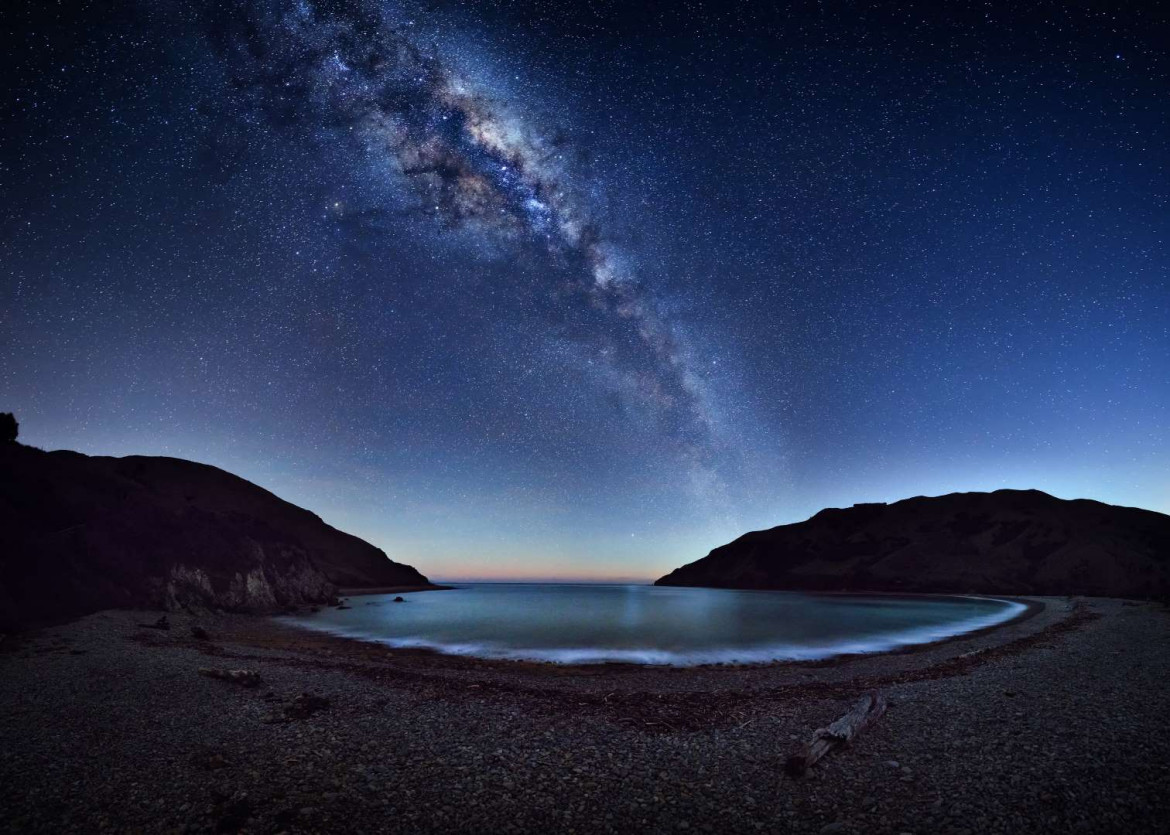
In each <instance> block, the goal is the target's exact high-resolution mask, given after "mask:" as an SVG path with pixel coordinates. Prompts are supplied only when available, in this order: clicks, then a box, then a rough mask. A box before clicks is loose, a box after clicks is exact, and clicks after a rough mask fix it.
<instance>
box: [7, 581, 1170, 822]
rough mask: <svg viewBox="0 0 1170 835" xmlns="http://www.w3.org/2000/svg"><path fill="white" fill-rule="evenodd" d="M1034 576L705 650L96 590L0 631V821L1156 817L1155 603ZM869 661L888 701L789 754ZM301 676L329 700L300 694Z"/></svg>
mask: <svg viewBox="0 0 1170 835" xmlns="http://www.w3.org/2000/svg"><path fill="white" fill-rule="evenodd" d="M1046 603H1047V606H1046V607H1045V608H1044V610H1043V611H1041V612H1040V613H1039V614H1037V615H1035V616H1034V617H1031V618H1028V619H1026V620H1022V621H1019V622H1017V623H1013V624H1010V625H1008V626H1006V627H1003V628H1001V629H998V630H994V631H992V632H989V633H984V634H981V635H978V636H975V637H971V638H966V639H960V640H956V641H951V642H947V643H944V644H939V645H935V646H933V647H930V648H926V649H922V650H918V651H915V652H908V653H901V654H894V655H887V656H880V657H863V658H853V659H849V660H845V661H839V662H836V663H821V664H800V665H777V666H773V667H767V668H734V669H727V668H719V669H695V670H670V669H646V668H634V667H615V666H609V667H594V668H565V667H551V666H546V665H529V664H500V663H481V662H474V661H470V660H461V659H449V658H442V657H437V656H434V655H430V654H425V653H409V652H401V651H399V652H392V651H389V650H384V649H381V648H379V647H374V646H370V645H364V644H358V643H354V642H349V641H344V640H340V639H334V638H328V637H323V636H317V635H312V634H308V633H303V632H300V631H295V630H292V629H291V628H289V627H284V626H281V625H280V624H277V623H274V622H272V621H268V620H264V619H260V618H243V617H225V616H211V615H205V616H200V617H198V618H192V617H189V616H174V615H172V616H171V622H172V628H171V630H170V631H169V632H161V631H155V630H150V629H142V628H139V627H138V626H137V625H136V624H138V623H140V622H152V621H153V620H154V619H155V618H156V617H157V613H130V612H104V613H100V614H97V615H94V616H91V617H88V618H86V619H84V620H81V621H78V622H76V623H73V624H69V625H66V626H61V627H57V628H53V629H47V630H43V631H40V632H37V633H32V634H29V635H25V636H22V637H19V638H13V637H9V638H8V639H7V640H5V641H4V642H3V643H0V831H7V832H53V833H56V832H73V831H77V832H93V831H117V832H121V831H131V832H235V831H246V832H272V833H275V832H289V833H292V832H366V831H397V832H428V831H463V832H550V831H551V832H630V831H655V832H680V831H698V832H756V831H764V832H786V831H795V832H814V833H818V832H890V833H900V832H911V833H948V832H949V833H984V832H1067V831H1073V832H1086V833H1100V832H1147V831H1165V830H1164V829H1163V827H1165V826H1166V825H1167V824H1166V821H1168V820H1170V734H1168V733H1167V717H1170V686H1168V682H1170V612H1167V610H1165V609H1163V608H1159V607H1156V606H1153V605H1146V604H1141V605H1136V604H1130V603H1123V602H1121V601H1112V600H1086V601H1076V602H1074V601H1068V600H1065V599H1058V600H1057V599H1049V600H1047V601H1046ZM353 605H365V604H364V602H363V601H362V600H361V598H355V599H354V600H353ZM194 622H197V623H199V624H200V625H201V626H202V627H204V628H205V629H207V631H208V632H209V633H210V637H211V640H210V641H200V640H196V639H194V638H193V637H192V636H191V632H190V625H191V624H192V623H194ZM200 667H223V668H247V669H252V670H256V671H258V672H259V673H260V675H261V676H262V679H263V683H262V684H261V686H259V687H257V688H254V689H250V688H245V687H242V686H240V685H238V684H233V683H230V682H226V681H221V680H216V679H212V678H207V677H203V676H200V675H198V673H197V670H198V669H199V668H200ZM872 687H880V688H881V689H882V690H883V691H884V692H885V693H886V694H887V696H888V697H889V700H890V703H891V704H890V709H889V711H888V712H887V714H886V715H885V717H883V718H882V719H881V720H880V722H879V723H878V724H877V725H876V726H875V727H874V728H872V729H870V730H869V731H867V732H866V733H865V735H863V736H862V737H861V739H860V740H858V741H857V743H855V745H854V746H853V747H852V748H851V749H848V750H844V751H840V752H837V753H834V754H831V755H830V756H829V758H828V759H826V760H824V761H823V762H822V764H821V765H820V766H818V767H817V768H816V769H814V771H813V772H812V775H811V777H809V778H807V779H802V780H792V779H789V778H786V777H784V776H783V774H782V765H783V761H784V758H785V755H786V754H787V753H788V752H789V751H790V750H791V749H792V748H793V746H794V745H795V744H796V742H795V741H796V740H803V739H806V738H807V737H808V736H809V735H810V733H811V732H812V731H813V730H814V729H815V728H817V727H819V726H822V725H825V724H827V723H828V722H830V721H831V720H833V719H834V718H836V717H837V716H839V715H841V714H842V713H844V712H845V711H846V710H848V708H849V707H850V705H851V704H852V703H853V701H854V700H855V699H856V698H857V696H858V695H859V694H861V693H862V692H864V691H865V690H866V689H868V688H872ZM306 692H307V693H310V694H313V695H315V696H319V697H322V698H324V699H326V700H328V706H327V707H324V708H322V709H319V710H317V711H316V712H312V713H311V715H308V716H306V715H305V714H306V713H309V712H310V711H311V709H312V708H313V707H314V706H315V705H314V704H313V703H309V704H307V705H306V704H305V700H304V699H303V698H302V699H301V701H300V702H294V699H295V697H297V696H299V695H300V694H303V693H306Z"/></svg>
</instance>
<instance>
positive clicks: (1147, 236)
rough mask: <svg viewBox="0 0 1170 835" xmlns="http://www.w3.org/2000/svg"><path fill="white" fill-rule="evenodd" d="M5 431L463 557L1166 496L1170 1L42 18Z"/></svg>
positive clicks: (478, 568) (17, 118)
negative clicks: (1003, 499) (968, 507)
mask: <svg viewBox="0 0 1170 835" xmlns="http://www.w3.org/2000/svg"><path fill="white" fill-rule="evenodd" d="M0 17H3V18H4V22H5V46H6V49H5V50H0V79H2V80H3V81H2V82H0V120H3V124H4V129H3V130H0V190H2V192H3V196H4V200H3V201H0V275H2V278H0V354H2V355H3V356H2V357H0V359H2V361H0V411H13V412H15V413H16V415H17V417H18V419H19V420H20V426H21V436H22V438H25V439H26V440H27V441H28V442H30V443H32V444H35V445H37V446H42V447H45V448H71V449H77V450H80V451H82V452H87V453H95V454H112V455H127V454H157V455H172V456H178V457H183V458H190V459H194V460H198V461H203V462H206V463H210V464H214V465H217V466H220V467H223V468H224V469H227V470H230V471H232V472H235V473H238V474H240V475H242V476H244V477H246V478H248V479H250V480H252V481H254V482H256V483H258V484H260V485H262V486H264V487H266V488H268V489H271V490H273V491H274V492H276V493H277V494H278V495H280V496H281V497H282V498H286V499H289V500H290V501H293V502H295V503H296V504H299V505H302V506H305V507H308V508H310V509H312V510H313V511H314V512H317V513H319V514H320V515H321V516H322V517H323V518H325V519H326V520H327V521H328V522H329V523H330V524H333V525H335V526H336V527H339V528H341V529H343V530H347V531H350V532H352V533H355V534H357V535H359V536H362V537H364V538H366V539H368V540H370V541H371V542H373V543H375V544H376V545H378V546H380V547H382V548H384V549H385V550H386V551H387V552H388V553H390V554H391V555H392V556H394V557H395V558H397V559H401V560H403V561H405V562H408V563H411V564H414V565H416V566H418V567H419V568H420V569H421V570H423V571H424V573H426V574H427V575H428V576H432V577H436V578H444V577H446V578H451V579H455V578H460V577H464V578H466V577H471V576H484V575H487V574H490V575H492V576H499V577H504V576H510V577H517V576H526V577H548V576H557V577H594V578H596V577H619V576H620V577H628V576H640V577H644V578H651V577H654V576H658V575H661V574H663V573H665V572H667V571H669V570H671V569H673V568H675V567H677V566H678V565H680V564H682V563H685V562H687V561H689V560H692V559H697V558H699V557H701V556H702V555H703V554H704V553H706V552H707V550H709V549H710V548H712V547H715V546H718V545H720V544H723V543H725V542H727V541H729V540H731V539H733V538H735V537H736V536H739V535H740V534H742V533H744V532H745V531H747V530H752V529H760V528H766V527H770V526H773V525H776V524H781V523H786V522H794V521H798V520H800V519H803V518H806V517H807V516H809V515H811V514H813V513H816V512H817V511H818V510H820V509H821V508H823V507H826V506H842V505H849V504H852V503H854V502H870V501H890V500H896V499H900V498H905V497H907V496H912V495H917V494H939V493H948V492H953V491H957V490H991V489H997V488H999V487H1014V488H1039V489H1042V490H1046V491H1048V492H1050V493H1053V494H1055V495H1058V496H1061V497H1064V498H1074V497H1091V498H1097V499H1101V500H1105V501H1109V502H1113V503H1118V504H1126V505H1137V506H1142V507H1150V508H1153V509H1158V510H1167V509H1170V504H1168V503H1167V502H1170V485H1168V483H1167V479H1166V473H1168V472H1170V435H1168V434H1167V433H1168V432H1170V367H1168V362H1170V360H1168V358H1170V331H1168V330H1167V322H1170V261H1168V256H1167V247H1166V245H1165V242H1166V241H1167V240H1170V220H1168V218H1170V216H1168V215H1167V213H1166V211H1165V207H1166V202H1167V198H1166V195H1167V194H1170V169H1168V168H1167V160H1170V127H1168V123H1167V113H1170V106H1168V101H1167V91H1168V90H1170V56H1168V53H1167V51H1166V49H1165V43H1166V42H1167V35H1166V20H1165V17H1166V16H1165V14H1164V12H1163V11H1162V10H1161V9H1159V8H1158V5H1157V4H1149V3H1145V4H1142V3H1130V4H1120V5H1119V4H1112V5H1109V4H1076V3H1068V2H1063V0H1036V2H1033V3H1008V2H1003V0H989V1H988V2H980V3H978V4H950V3H947V4H940V3H892V4H869V5H867V6H866V7H865V8H864V9H859V8H858V6H857V4H848V3H824V2H817V0H807V2H803V0H802V2H794V3H784V4H775V3H751V2H746V3H737V2H727V0H693V2H687V3H676V2H662V3H655V2H648V3H630V2H622V1H621V0H590V2H589V3H573V2H564V3H560V2H558V3H549V2H547V1H546V0H474V1H472V0H313V2H308V0H306V2H302V3H300V4H298V3H297V2H295V0H290V2H280V1H279V0H209V1H208V2H198V3H191V2H189V1H188V0H106V2H101V3H94V2H89V3H9V4H6V5H5V7H4V13H3V14H2V15H0Z"/></svg>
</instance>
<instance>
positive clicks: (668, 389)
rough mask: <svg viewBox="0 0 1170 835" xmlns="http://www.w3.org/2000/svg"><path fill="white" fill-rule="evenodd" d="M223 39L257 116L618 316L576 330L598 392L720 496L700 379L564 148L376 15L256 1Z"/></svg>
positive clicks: (231, 22) (360, 8) (353, 7)
mask: <svg viewBox="0 0 1170 835" xmlns="http://www.w3.org/2000/svg"><path fill="white" fill-rule="evenodd" d="M213 29H214V31H215V35H216V40H217V42H218V44H219V47H220V49H221V51H222V53H223V55H224V57H225V61H226V62H227V64H228V67H229V69H230V72H231V73H232V75H233V80H234V83H235V84H236V85H238V86H239V87H240V88H242V89H243V90H244V91H246V94H247V95H246V101H247V102H248V103H249V104H250V105H251V107H250V108H249V110H248V111H247V112H248V115H249V116H253V115H255V114H261V115H262V116H263V117H264V118H266V119H268V120H271V121H272V122H273V123H275V124H279V125H281V126H283V127H288V126H290V125H294V126H299V127H300V128H302V129H308V130H316V131H320V132H321V134H322V136H323V139H322V141H323V142H326V143H336V142H343V143H350V144H352V145H353V146H354V148H356V149H359V150H360V152H361V155H362V157H363V159H364V161H365V162H366V163H368V164H369V170H370V171H371V172H372V173H373V175H374V176H375V177H382V178H385V180H386V182H387V183H388V184H390V185H391V186H392V187H393V188H396V189H398V190H400V191H405V192H407V193H409V194H411V195H413V198H414V202H413V204H412V205H410V206H409V208H408V209H407V210H408V211H413V212H417V213H419V214H422V215H429V216H431V217H432V218H433V220H434V221H435V222H436V223H439V224H442V225H444V226H446V227H448V228H453V229H461V230H470V231H472V232H474V233H477V234H482V235H488V236H493V237H496V238H500V239H504V240H506V241H509V242H510V245H511V246H513V247H515V248H517V249H527V250H529V251H532V250H535V251H538V252H540V253H543V255H544V256H545V257H546V258H547V259H548V262H549V270H548V279H547V280H548V283H549V285H550V287H549V289H550V290H551V291H555V292H556V293H557V294H558V296H559V297H561V298H563V299H564V301H565V303H567V304H577V305H586V306H588V307H589V308H591V309H592V310H593V311H595V312H600V313H602V314H604V317H605V326H604V327H601V328H595V329H592V330H584V331H583V330H581V329H578V330H577V331H576V333H575V341H576V343H577V345H578V347H579V348H580V349H582V350H583V351H585V352H586V353H587V354H588V357H589V361H588V362H587V363H585V367H588V368H589V369H590V370H591V372H592V373H591V376H592V378H593V380H594V381H595V383H597V384H598V385H600V386H603V387H606V388H609V389H612V390H614V391H615V392H616V393H617V394H618V395H620V396H621V397H622V398H623V399H624V400H625V402H627V403H628V404H631V405H633V406H635V407H638V408H640V409H641V410H643V411H645V412H648V413H649V414H650V416H651V417H652V418H653V419H654V420H655V421H656V423H657V424H658V425H659V427H660V428H661V429H662V430H663V431H664V432H665V434H666V437H667V438H669V439H671V440H672V441H673V442H674V443H675V444H676V448H677V454H678V455H679V458H680V461H681V462H682V463H683V464H684V465H685V466H686V467H687V468H688V470H689V472H690V477H691V479H692V483H693V485H694V487H695V488H696V489H697V490H699V491H700V492H701V493H702V495H703V496H704V497H705V498H707V499H715V498H716V497H717V495H718V493H719V491H720V489H721V487H720V476H719V475H717V473H716V467H717V464H718V460H717V459H718V447H719V440H718V439H717V437H716V433H715V429H714V426H713V421H712V418H711V416H710V414H709V411H708V409H707V408H706V406H705V403H704V397H703V393H702V390H701V387H700V382H699V380H698V378H697V377H695V375H693V374H692V373H690V372H689V370H688V368H687V363H686V360H685V357H686V352H685V350H684V348H683V347H682V345H681V344H680V341H679V336H678V334H677V332H676V331H675V330H674V329H672V327H671V326H670V324H669V323H668V322H666V321H665V320H664V318H663V317H662V316H661V314H660V313H659V312H658V309H657V306H656V304H655V300H654V298H653V296H652V295H651V294H650V293H649V292H648V291H647V289H646V287H645V286H644V284H643V283H642V282H641V281H640V280H639V279H638V278H637V277H636V276H635V274H634V270H633V269H632V267H631V265H630V259H629V257H628V256H627V255H625V254H624V253H623V252H622V251H621V249H620V247H618V246H616V245H615V244H613V243H612V242H611V241H610V240H608V239H607V236H606V233H605V230H604V229H603V228H602V224H601V223H600V222H599V221H598V220H597V219H596V218H595V212H593V211H592V210H591V207H590V206H589V203H588V201H587V200H586V199H583V198H582V196H581V195H582V192H583V191H586V190H587V189H582V188H580V187H579V185H578V184H577V183H575V182H573V179H574V176H573V174H572V173H571V172H570V171H569V170H568V166H567V165H566V163H565V159H566V156H567V155H568V154H569V153H570V152H571V149H568V148H566V147H565V145H566V142H565V140H564V139H561V138H557V137H555V135H554V136H553V138H550V137H549V134H547V133H545V132H542V131H541V130H539V129H537V128H535V127H534V126H532V125H530V124H528V123H527V122H526V120H525V119H524V118H523V116H522V115H520V114H517V113H515V112H513V109H512V108H510V107H509V104H508V103H507V102H505V101H501V100H498V99H497V98H495V97H493V96H491V95H490V94H489V93H488V92H486V91H485V90H483V89H481V88H480V87H479V86H477V83H476V80H475V79H474V78H469V77H466V76H465V75H463V74H461V73H460V72H459V71H458V70H457V69H456V68H454V67H453V66H452V65H451V64H450V63H449V62H448V61H445V60H444V59H443V57H442V56H441V55H440V54H438V51H437V50H435V49H434V48H431V47H426V46H424V45H421V44H419V43H418V42H416V40H415V39H414V38H413V37H411V35H410V34H409V33H408V31H407V27H406V25H405V22H404V21H400V20H396V19H395V18H394V17H392V16H389V15H387V14H385V13H384V12H382V11H381V10H380V7H379V6H377V5H374V4H366V3H354V4H348V5H346V6H345V8H344V10H338V9H337V8H336V7H335V6H333V5H329V6H326V5H325V4H313V3H311V2H308V0H298V2H294V3H277V4H266V3H255V4H250V5H249V6H247V7H246V13H245V14H240V10H238V9H237V10H233V13H232V14H231V15H230V16H229V17H227V18H217V19H215V20H214V22H213ZM339 176H341V175H340V174H339Z"/></svg>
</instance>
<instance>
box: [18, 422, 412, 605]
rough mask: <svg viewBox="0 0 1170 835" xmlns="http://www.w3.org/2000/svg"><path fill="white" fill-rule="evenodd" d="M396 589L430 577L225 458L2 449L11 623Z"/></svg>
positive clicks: (272, 602)
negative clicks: (230, 469) (229, 465)
mask: <svg viewBox="0 0 1170 835" xmlns="http://www.w3.org/2000/svg"><path fill="white" fill-rule="evenodd" d="M398 585H401V586H428V585H430V583H429V582H428V580H427V578H426V577H424V576H423V575H422V574H420V573H419V572H418V571H416V570H415V569H414V568H412V567H410V566H408V565H402V564H400V563H396V562H392V561H391V560H390V559H389V558H388V557H387V556H386V555H385V553H383V552H382V551H381V550H379V549H377V548H375V547H374V546H372V545H370V544H369V543H367V542H364V541H362V540H360V539H358V538H357V537H355V536H350V535H349V534H346V533H343V532H341V531H339V530H336V529H335V528H332V527H330V526H329V525H327V524H325V523H324V522H323V521H321V519H320V518H318V517H317V516H316V515H315V514H313V513H310V512H309V511H307V510H304V509H303V508H299V507H297V506H296V505H293V504H290V503H288V502H286V501H283V500H281V499H279V498H277V497H276V496H274V495H273V494H272V493H269V492H268V491H267V490H264V489H263V488H261V487H257V486H256V485H255V484H252V483H251V482H248V481H245V480H244V479H242V478H239V477H237V476H234V475H232V474H230V473H227V472H224V471H223V470H220V469H217V468H215V467H210V466H207V465H205V464H196V463H194V462H192V461H184V460H181V459H177V458H153V457H144V456H129V457H126V458H107V457H90V456H86V455H81V454H80V453H76V452H68V451H59V452H42V451H41V450H38V449H33V448H31V447H25V446H21V445H19V444H4V445H0V626H3V625H9V626H11V625H16V624H21V623H28V622H32V621H40V620H51V619H56V618H62V617H70V616H73V615H80V614H85V613H87V612H92V611H96V610H98V609H102V608H112V607H125V606H144V607H171V608H173V607H178V606H182V605H203V606H215V607H218V608H223V609H229V610H234V611H254V612H267V611H276V610H279V609H282V608H284V607H286V606H289V605H295V604H303V603H319V602H324V601H327V600H329V599H330V598H331V597H332V596H333V594H334V593H335V592H336V588H337V587H338V586H352V587H361V586H398Z"/></svg>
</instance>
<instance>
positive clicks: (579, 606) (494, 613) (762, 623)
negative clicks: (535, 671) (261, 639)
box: [288, 583, 1024, 665]
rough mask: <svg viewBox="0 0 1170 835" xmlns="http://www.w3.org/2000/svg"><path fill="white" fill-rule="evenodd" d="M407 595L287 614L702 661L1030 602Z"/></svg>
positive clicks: (904, 630) (410, 631)
mask: <svg viewBox="0 0 1170 835" xmlns="http://www.w3.org/2000/svg"><path fill="white" fill-rule="evenodd" d="M405 597H406V599H407V602H406V603H394V602H392V601H393V599H394V595H371V596H368V597H355V598H353V599H352V600H351V601H350V605H351V606H352V607H353V608H352V609H346V610H337V609H325V610H323V611H322V612H321V613H319V614H316V615H310V616H304V617H295V618H289V619H288V620H290V621H291V622H293V623H296V624H298V625H301V626H306V627H309V628H312V629H320V630H324V631H327V632H331V633H334V634H338V635H345V636H349V637H353V638H364V639H366V640H371V641H379V642H382V643H385V644H389V645H391V646H398V647H427V648H431V649H436V650H439V651H441V652H446V653H453V654H459V655H475V656H480V657H487V658H517V659H529V660H543V661H558V662H564V663H576V664H587V663H600V662H605V661H630V662H638V663H644V664H675V665H693V664H711V663H747V662H763V661H775V660H799V659H812V658H827V657H829V656H832V655H840V654H842V653H853V652H880V651H882V650H888V649H892V648H894V647H898V646H904V645H907V644H917V643H925V642H928V641H933V640H938V639H939V638H945V637H948V636H951V635H957V634H961V633H964V632H970V631H973V630H975V629H981V628H983V627H986V626H992V625H994V624H996V623H1000V622H1002V621H1005V620H1008V619H1010V618H1012V617H1014V616H1015V615H1017V614H1019V613H1020V612H1021V611H1023V609H1024V607H1023V605H1021V604H1019V603H1014V602H1010V601H1003V600H989V599H984V598H967V597H950V598H902V597H883V596H870V597H863V596H853V595H849V596H836V595H815V594H800V593H796V592H761V591H729V590H725V589H687V588H659V587H656V586H635V585H608V586H606V585H568V584H547V585H541V584H526V583H517V584H507V583H475V584H467V585H462V586H460V587H459V588H457V589H455V590H452V591H436V592H421V593H416V594H409V595H405Z"/></svg>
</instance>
